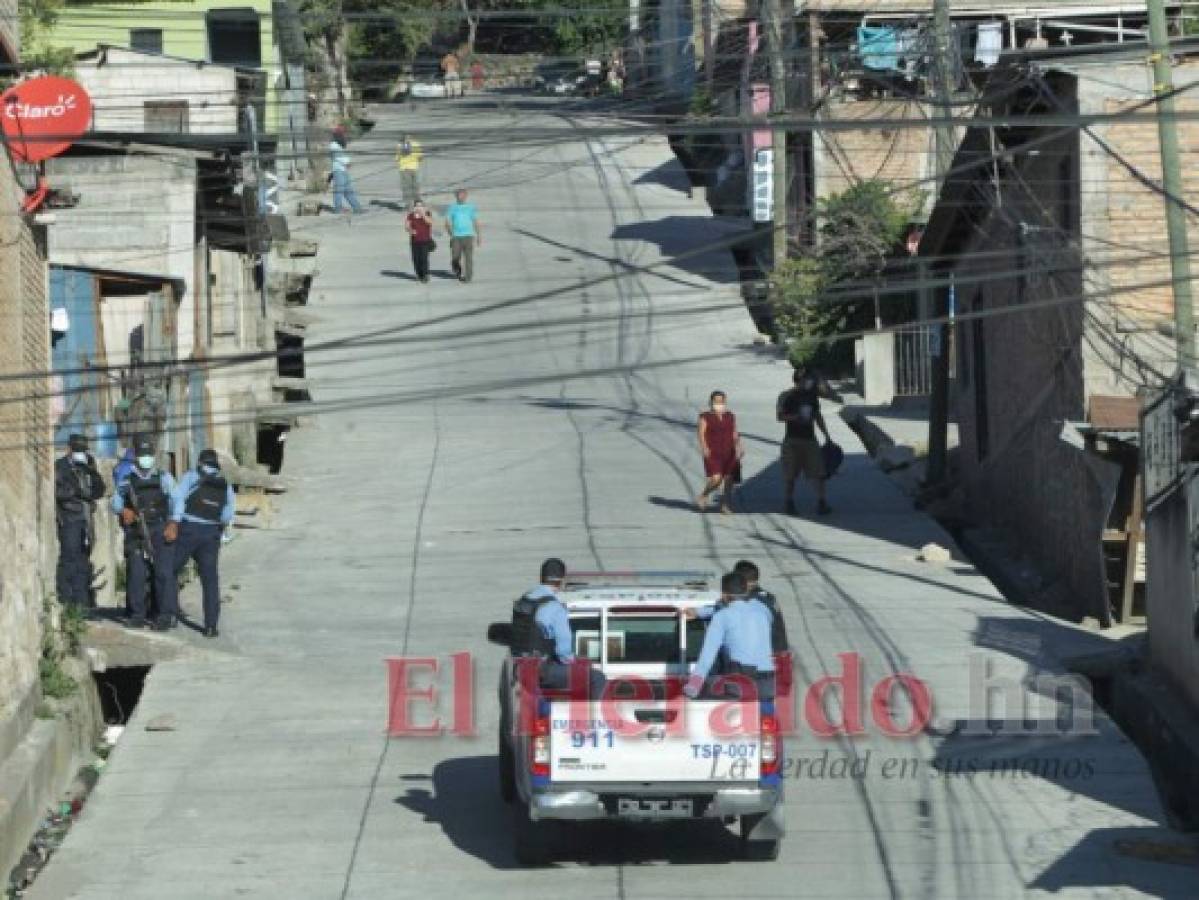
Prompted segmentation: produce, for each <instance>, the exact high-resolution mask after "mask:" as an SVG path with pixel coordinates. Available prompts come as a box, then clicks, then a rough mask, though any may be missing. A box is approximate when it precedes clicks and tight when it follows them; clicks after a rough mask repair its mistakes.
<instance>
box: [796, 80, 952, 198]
mask: <svg viewBox="0 0 1199 900" xmlns="http://www.w3.org/2000/svg"><path fill="white" fill-rule="evenodd" d="M928 116H929V112H928V109H927V107H926V106H925V105H924V104H921V103H917V102H915V101H909V100H845V101H835V102H831V103H829V104H827V105H826V106H825V108H824V113H823V114H822V118H824V119H825V120H837V121H844V120H855V119H912V120H917V121H919V120H925V119H927V118H928ZM812 140H813V144H814V148H813V152H814V155H815V169H816V173H815V174H816V197H817V198H818V199H823V198H826V197H830V196H832V195H833V194H839V193H841V192H843V191H845V190H846V189H847V188H850V187H852V186H853V185H855V184H858V183H860V182H862V181H868V180H871V179H882V180H885V181H891V182H896V183H899V184H915V183H916V182H918V181H920V180H921V179H923V178H925V177H926V176H927V175H928V174H929V173H930V172H931V171H932V166H933V156H932V144H931V140H932V129H931V128H862V129H860V130H859V129H854V130H847V131H832V130H828V131H823V132H821V133H820V134H818V135H815V136H814V137H813V139H812ZM922 187H923V188H924V189H925V190H927V189H928V186H927V185H923V186H922Z"/></svg>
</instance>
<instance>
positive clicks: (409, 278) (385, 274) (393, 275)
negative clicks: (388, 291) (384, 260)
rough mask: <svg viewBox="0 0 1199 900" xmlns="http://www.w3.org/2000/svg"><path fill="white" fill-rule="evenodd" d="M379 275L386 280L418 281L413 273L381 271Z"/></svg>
mask: <svg viewBox="0 0 1199 900" xmlns="http://www.w3.org/2000/svg"><path fill="white" fill-rule="evenodd" d="M379 274H380V275H382V276H383V277H384V278H402V279H404V280H405V281H416V276H415V275H413V274H412V273H411V272H399V271H396V270H395V269H380V270H379Z"/></svg>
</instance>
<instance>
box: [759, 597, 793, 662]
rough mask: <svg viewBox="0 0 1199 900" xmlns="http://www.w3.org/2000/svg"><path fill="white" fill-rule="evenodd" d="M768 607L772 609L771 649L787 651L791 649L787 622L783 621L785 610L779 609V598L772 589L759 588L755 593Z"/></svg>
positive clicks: (772, 650) (775, 651)
mask: <svg viewBox="0 0 1199 900" xmlns="http://www.w3.org/2000/svg"><path fill="white" fill-rule="evenodd" d="M755 597H756V599H758V600H760V601H761V602H762V603H763V604H764V605H765V606H766V608H767V609H769V610H770V612H771V616H770V650H771V652H772V653H786V652H787V651H788V650H790V649H791V644H790V642H789V641H788V640H787V623H786V622H784V621H783V612H782V610H780V609H779V603H778V600H777V599H776V598H775V596H774V594H772V593H770V591H763V590H759V591H758V593H757V594H756V595H755Z"/></svg>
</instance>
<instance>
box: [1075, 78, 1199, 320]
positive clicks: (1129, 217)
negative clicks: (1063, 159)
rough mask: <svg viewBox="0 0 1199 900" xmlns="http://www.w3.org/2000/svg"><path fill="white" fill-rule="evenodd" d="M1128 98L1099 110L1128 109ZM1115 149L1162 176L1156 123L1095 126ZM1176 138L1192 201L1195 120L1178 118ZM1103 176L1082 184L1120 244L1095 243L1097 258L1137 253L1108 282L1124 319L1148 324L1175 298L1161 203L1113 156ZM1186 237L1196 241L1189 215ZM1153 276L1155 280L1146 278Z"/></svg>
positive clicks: (1198, 128) (1195, 193)
mask: <svg viewBox="0 0 1199 900" xmlns="http://www.w3.org/2000/svg"><path fill="white" fill-rule="evenodd" d="M1132 105H1133V104H1132V102H1130V101H1127V100H1113V99H1107V100H1105V101H1104V103H1103V111H1104V112H1107V113H1118V112H1123V111H1128V110H1130V109H1131V107H1132ZM1177 108H1178V109H1179V110H1180V111H1184V110H1185V111H1187V112H1192V113H1193V112H1195V111H1197V110H1199V104H1197V103H1193V102H1179V103H1178V104H1177ZM1096 131H1097V133H1098V134H1099V135H1100V137H1102V138H1103V139H1104V140H1105V141H1106V142H1107V143H1108V144H1109V145H1110V146H1111V147H1112V148H1113V149H1114V150H1115V151H1116V152H1118V153H1119V154H1120V156H1122V157H1123V158H1124V159H1125V160H1126V161H1127V162H1128V163H1130V164H1131V165H1132V166H1134V167H1135V168H1136V169H1138V170H1140V172H1142V173H1143V174H1144V175H1145V176H1147V177H1148V178H1149V179H1151V180H1152V181H1153V182H1155V183H1160V181H1161V177H1162V167H1161V155H1160V153H1159V152H1158V129H1157V125H1156V124H1155V123H1153V122H1152V121H1147V122H1142V123H1137V124H1128V125H1109V126H1106V127H1104V128H1099V129H1096ZM1179 143H1180V145H1181V151H1182V179H1183V191H1184V194H1185V195H1186V197H1187V198H1188V199H1190V200H1191V201H1192V202H1194V200H1195V199H1199V122H1193V121H1192V122H1189V121H1180V122H1179ZM1104 159H1105V165H1104V168H1103V173H1102V174H1103V182H1101V183H1095V184H1089V185H1087V186H1086V188H1087V191H1088V193H1089V194H1090V195H1091V197H1092V198H1093V200H1094V201H1095V202H1096V203H1097V204H1098V205H1099V209H1101V210H1102V211H1103V213H1104V214H1105V217H1106V219H1107V225H1108V229H1107V237H1108V239H1109V240H1112V241H1114V242H1115V243H1118V244H1120V245H1123V246H1120V247H1112V246H1108V247H1106V248H1101V247H1095V248H1094V250H1093V255H1094V257H1095V258H1096V259H1097V260H1098V261H1108V260H1112V259H1115V258H1118V257H1124V258H1125V259H1127V258H1129V257H1131V256H1134V255H1135V256H1139V257H1142V258H1141V259H1140V260H1139V261H1138V262H1137V263H1136V264H1135V265H1131V264H1125V265H1118V266H1113V271H1112V275H1111V279H1110V281H1111V286H1112V289H1113V292H1114V293H1115V294H1116V296H1115V298H1114V299H1115V302H1116V303H1117V304H1118V305H1119V306H1120V307H1121V309H1122V310H1123V312H1124V315H1125V317H1126V318H1127V321H1128V322H1129V323H1130V324H1133V325H1145V324H1152V323H1154V322H1157V321H1161V320H1163V319H1169V318H1171V316H1172V315H1173V309H1174V300H1173V294H1172V291H1171V287H1170V285H1169V283H1168V282H1169V279H1170V261H1169V259H1168V257H1167V256H1166V252H1167V250H1168V244H1167V237H1166V221H1165V203H1164V200H1163V198H1162V196H1161V194H1160V193H1159V192H1157V191H1155V190H1153V189H1152V188H1150V187H1148V186H1147V185H1145V184H1144V183H1143V182H1142V181H1140V180H1138V179H1137V178H1136V177H1135V176H1134V175H1133V174H1132V173H1131V172H1130V171H1129V170H1128V168H1127V167H1125V166H1124V165H1122V164H1121V163H1120V162H1119V161H1118V160H1117V159H1116V158H1115V157H1113V156H1111V155H1107V154H1105V155H1104ZM1188 219H1189V221H1190V223H1191V228H1190V229H1189V230H1190V239H1191V242H1192V245H1193V246H1194V245H1195V242H1196V241H1199V227H1196V226H1195V221H1194V217H1193V216H1188ZM1151 282H1157V283H1156V284H1149V283H1151Z"/></svg>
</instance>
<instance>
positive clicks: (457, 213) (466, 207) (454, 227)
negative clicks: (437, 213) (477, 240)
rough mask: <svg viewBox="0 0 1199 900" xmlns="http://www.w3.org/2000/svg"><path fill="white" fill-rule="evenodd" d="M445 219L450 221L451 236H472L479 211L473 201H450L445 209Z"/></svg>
mask: <svg viewBox="0 0 1199 900" xmlns="http://www.w3.org/2000/svg"><path fill="white" fill-rule="evenodd" d="M445 217H446V221H448V222H449V223H450V235H451V236H452V237H474V236H475V220H476V219H477V218H478V217H479V211H478V210H477V209H475V205H474V204H473V203H452V204H450V207H449V208H448V209H447V210H446V211H445Z"/></svg>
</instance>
